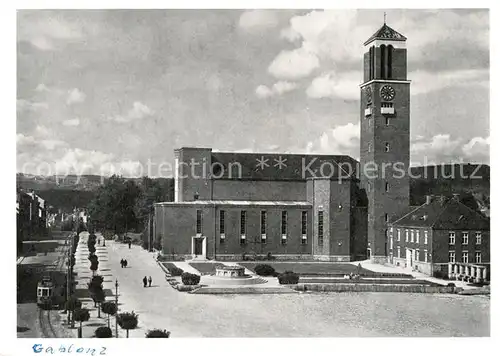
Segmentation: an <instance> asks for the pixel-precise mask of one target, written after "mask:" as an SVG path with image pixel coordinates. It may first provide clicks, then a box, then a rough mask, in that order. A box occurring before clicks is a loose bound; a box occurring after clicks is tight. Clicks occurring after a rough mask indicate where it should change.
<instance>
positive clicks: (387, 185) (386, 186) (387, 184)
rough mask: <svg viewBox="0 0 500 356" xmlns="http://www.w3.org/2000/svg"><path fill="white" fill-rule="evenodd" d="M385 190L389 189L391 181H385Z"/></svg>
mask: <svg viewBox="0 0 500 356" xmlns="http://www.w3.org/2000/svg"><path fill="white" fill-rule="evenodd" d="M385 191H386V192H388V191H389V183H387V182H385Z"/></svg>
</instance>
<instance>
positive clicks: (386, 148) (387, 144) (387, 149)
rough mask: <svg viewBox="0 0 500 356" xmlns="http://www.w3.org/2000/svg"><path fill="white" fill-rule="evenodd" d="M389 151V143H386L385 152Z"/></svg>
mask: <svg viewBox="0 0 500 356" xmlns="http://www.w3.org/2000/svg"><path fill="white" fill-rule="evenodd" d="M389 150H390V145H389V142H386V143H385V152H389Z"/></svg>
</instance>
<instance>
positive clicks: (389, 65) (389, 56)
mask: <svg viewBox="0 0 500 356" xmlns="http://www.w3.org/2000/svg"><path fill="white" fill-rule="evenodd" d="M393 50H394V47H392V45H389V46H387V79H392V52H393Z"/></svg>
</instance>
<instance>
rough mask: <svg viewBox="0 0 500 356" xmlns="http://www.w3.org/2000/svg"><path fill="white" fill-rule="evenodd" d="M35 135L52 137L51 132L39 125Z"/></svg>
mask: <svg viewBox="0 0 500 356" xmlns="http://www.w3.org/2000/svg"><path fill="white" fill-rule="evenodd" d="M35 134H36V135H37V136H40V137H48V136H50V135H51V131H50V130H49V129H48V128H47V127H45V126H43V125H37V126H36V127H35Z"/></svg>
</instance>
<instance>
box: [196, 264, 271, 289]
mask: <svg viewBox="0 0 500 356" xmlns="http://www.w3.org/2000/svg"><path fill="white" fill-rule="evenodd" d="M266 282H267V280H266V279H264V278H262V277H259V276H252V275H248V274H245V268H244V267H241V266H218V267H216V268H215V274H212V275H208V276H202V277H201V281H200V284H202V285H209V286H210V285H225V286H227V285H234V286H243V285H253V284H262V283H266Z"/></svg>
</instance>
